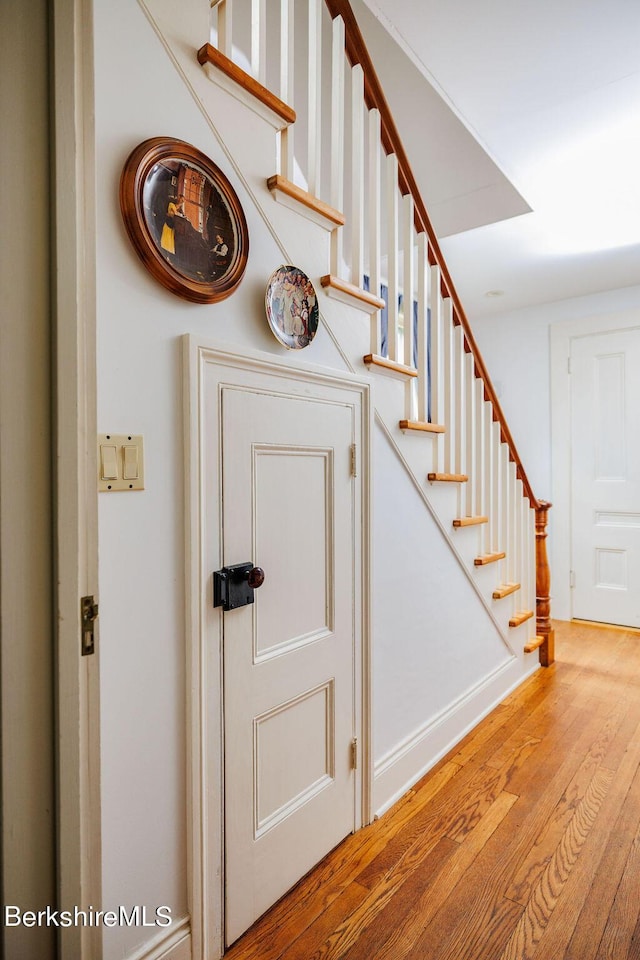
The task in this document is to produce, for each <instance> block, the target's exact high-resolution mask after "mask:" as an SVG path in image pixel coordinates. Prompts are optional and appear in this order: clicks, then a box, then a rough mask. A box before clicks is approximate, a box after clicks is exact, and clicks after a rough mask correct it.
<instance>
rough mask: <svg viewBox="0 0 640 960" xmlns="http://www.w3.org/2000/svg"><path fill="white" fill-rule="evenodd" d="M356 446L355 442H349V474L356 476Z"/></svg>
mask: <svg viewBox="0 0 640 960" xmlns="http://www.w3.org/2000/svg"><path fill="white" fill-rule="evenodd" d="M357 455H358V454H357V448H356V445H355V443H352V444H351V476H352V477H357V476H358V461H357Z"/></svg>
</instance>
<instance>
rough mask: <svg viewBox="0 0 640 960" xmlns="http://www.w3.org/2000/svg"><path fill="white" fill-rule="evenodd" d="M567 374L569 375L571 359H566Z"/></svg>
mask: <svg viewBox="0 0 640 960" xmlns="http://www.w3.org/2000/svg"><path fill="white" fill-rule="evenodd" d="M567 373H571V357H568V358H567Z"/></svg>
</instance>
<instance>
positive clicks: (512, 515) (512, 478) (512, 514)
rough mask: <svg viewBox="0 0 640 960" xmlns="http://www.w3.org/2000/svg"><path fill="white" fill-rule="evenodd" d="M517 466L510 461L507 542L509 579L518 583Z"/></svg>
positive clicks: (507, 574) (510, 581)
mask: <svg viewBox="0 0 640 960" xmlns="http://www.w3.org/2000/svg"><path fill="white" fill-rule="evenodd" d="M517 474H518V471H517V468H516V465H515V463H514V462H513V461H512V460H510V461H509V540H508V543H507V573H506V576H507V581H508V582H509V583H517V582H518V581H517V577H516V557H517V543H518V499H517V496H518V490H517Z"/></svg>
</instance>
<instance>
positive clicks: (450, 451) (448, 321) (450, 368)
mask: <svg viewBox="0 0 640 960" xmlns="http://www.w3.org/2000/svg"><path fill="white" fill-rule="evenodd" d="M442 344H443V348H444V349H443V351H442V366H443V387H444V409H443V415H444V426H445V427H446V432H445V435H444V472H445V473H453V472H454V469H453V463H454V459H453V458H454V456H455V454H454V450H455V442H456V437H455V432H456V425H455V372H454V356H455V347H454V333H453V304H452V303H451V299H450V298H449V297H445V298H444V299H443V301H442Z"/></svg>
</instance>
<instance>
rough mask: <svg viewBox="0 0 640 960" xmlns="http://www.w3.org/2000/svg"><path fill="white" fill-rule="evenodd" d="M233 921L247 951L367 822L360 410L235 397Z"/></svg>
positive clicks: (230, 503) (230, 778)
mask: <svg viewBox="0 0 640 960" xmlns="http://www.w3.org/2000/svg"><path fill="white" fill-rule="evenodd" d="M221 403H222V526H223V555H224V563H225V564H226V565H232V564H238V563H244V562H251V563H253V564H255V565H257V566H259V567H261V568H262V569H263V570H264V574H265V579H264V583H263V584H262V586H261V587H259V589H256V591H255V595H254V603H253V604H249V605H246V606H242V607H240V608H238V609H234V610H228V611H226V612H225V613H224V614H223V616H224V649H223V661H224V744H225V747H224V752H225V760H224V778H225V788H224V796H225V874H226V877H225V880H226V884H225V901H226V903H225V915H226V916H225V920H226V923H225V926H226V942H227V944H230V943H233V941H234V940H236V939H237V938H238V937H239V936H240V934H241V933H243V932H244V930H246V929H247V927H248V926H249V925H250V924H251V923H253V921H254V920H255V919H256V918H257V917H259V916H260V915H261V914H262V913H263V912H264V911H265V910H267V908H268V907H269V906H271V905H272V904H273V903H274V902H275V901H276V900H277V899H278V898H279V897H281V896H282V894H283V893H285V891H286V890H288V889H289V888H290V887H291V886H292V885H293V884H294V883H296V881H297V880H298V879H300V877H302V876H303V875H304V874H305V873H306V872H307V871H308V870H309V869H310V868H311V867H312V866H314V865H315V864H316V863H317V862H318V861H319V860H321V859H322V857H323V856H325V854H326V853H328V852H329V851H330V850H331V849H332V848H333V847H334V846H335V845H336V844H337V843H338V842H339V841H340V840H342V839H343V838H344V837H345V836H346V835H347V834H348V833H350V832H351V831H352V830H353V829H354V827H355V824H356V819H355V816H356V815H355V809H356V803H355V798H356V776H355V772H354V769H353V763H352V743H353V738H354V730H355V723H356V718H355V709H354V705H355V686H354V678H355V676H356V673H355V665H354V650H355V639H354V631H355V626H354V624H355V620H356V618H355V617H354V603H355V599H354V598H355V593H356V591H354V585H355V583H354V578H355V568H354V549H355V548H354V530H355V529H356V527H357V524H355V523H354V520H355V518H354V481H353V478H352V470H351V445H352V443H353V430H354V424H353V418H354V408H353V407H352V406H350V405H348V404H341V403H335V402H327V401H325V400H320V399H314V398H311V397H301V396H284V395H273V394H271V393H267V392H259V391H254V390H251V389H248V388H245V387H242V388H241V387H231V386H226V387H223V389H222V395H221Z"/></svg>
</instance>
